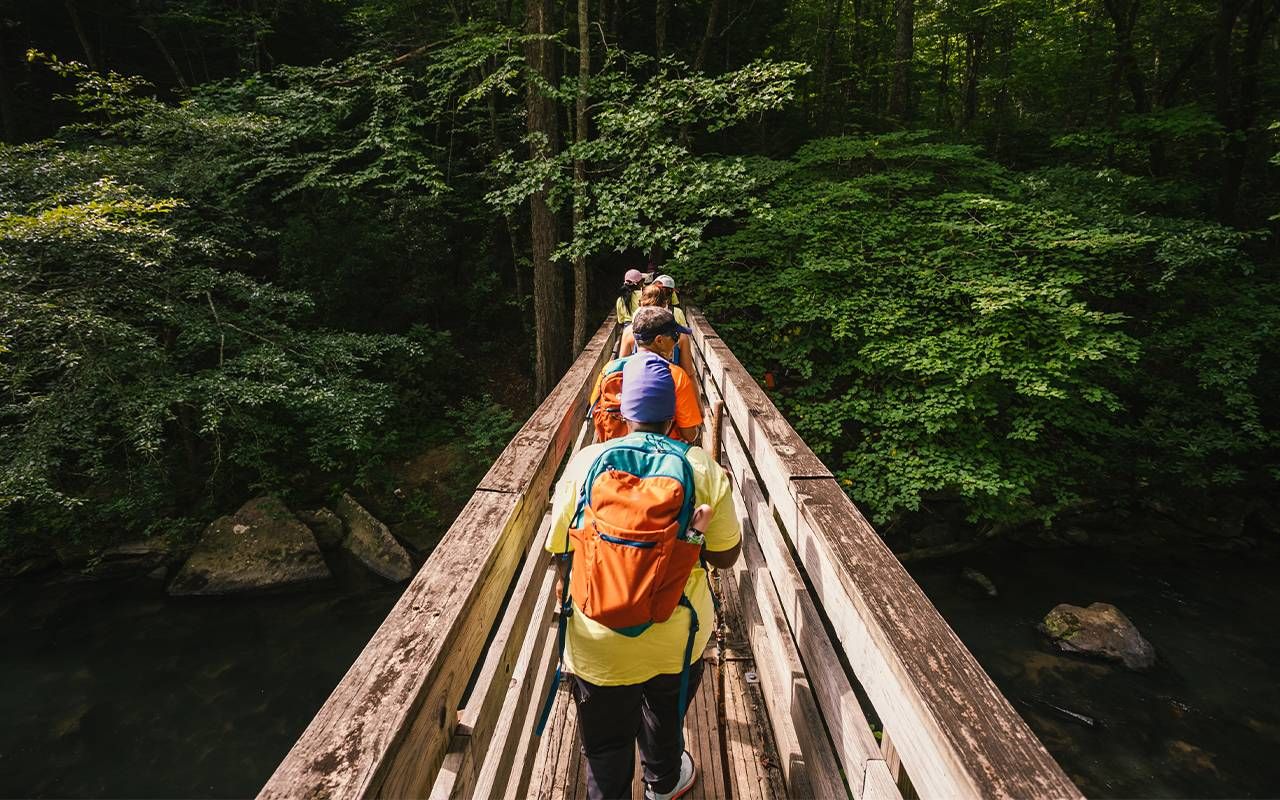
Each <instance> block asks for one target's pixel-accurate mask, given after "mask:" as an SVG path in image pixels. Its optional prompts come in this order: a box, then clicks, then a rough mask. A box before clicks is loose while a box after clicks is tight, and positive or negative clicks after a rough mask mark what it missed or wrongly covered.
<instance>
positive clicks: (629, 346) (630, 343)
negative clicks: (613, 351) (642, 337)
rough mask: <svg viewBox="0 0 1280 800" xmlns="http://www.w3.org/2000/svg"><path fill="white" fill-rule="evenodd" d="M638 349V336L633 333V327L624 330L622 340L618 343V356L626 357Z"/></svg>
mask: <svg viewBox="0 0 1280 800" xmlns="http://www.w3.org/2000/svg"><path fill="white" fill-rule="evenodd" d="M635 351H636V337H635V336H634V335H632V333H631V327H630V326H627V329H626V330H624V331H623V332H622V342H621V344H619V345H618V358H626V357H627V356H629V355H631V354H632V353H634V352H635Z"/></svg>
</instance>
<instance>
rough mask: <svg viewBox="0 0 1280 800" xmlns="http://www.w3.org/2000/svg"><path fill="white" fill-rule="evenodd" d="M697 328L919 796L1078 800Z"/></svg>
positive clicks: (751, 387)
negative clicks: (888, 728)
mask: <svg viewBox="0 0 1280 800" xmlns="http://www.w3.org/2000/svg"><path fill="white" fill-rule="evenodd" d="M692 321H693V322H694V324H695V325H696V326H697V328H698V329H699V330H698V332H697V333H695V337H694V338H695V341H697V342H698V343H699V349H700V350H701V353H700V355H701V356H702V357H703V359H704V360H705V363H706V366H707V370H706V374H707V376H708V377H710V378H711V379H712V381H713V382H714V383H715V384H716V386H717V387H718V389H719V390H720V392H721V393H722V395H723V396H724V400H725V403H726V406H727V408H728V410H729V415H730V417H731V418H732V420H733V422H734V423H735V424H736V425H738V427H739V430H740V432H741V434H742V436H743V437H744V438H745V439H746V442H745V445H746V448H747V450H748V452H749V454H750V457H751V460H752V462H753V463H754V465H755V468H756V470H757V471H758V473H759V478H760V483H762V484H763V487H764V489H765V492H764V493H765V494H767V496H768V500H769V502H770V504H771V505H772V506H773V507H774V508H775V509H776V511H777V512H778V513H779V514H780V515H781V516H782V519H783V521H784V523H785V524H786V526H787V528H788V530H790V531H791V533H792V535H793V537H794V542H795V545H796V549H797V554H798V556H799V560H800V565H801V566H802V567H803V568H804V570H805V572H806V574H807V575H808V577H809V579H810V581H811V582H812V583H813V585H814V587H815V592H816V598H815V599H816V600H817V602H818V604H819V605H820V606H821V610H822V612H823V613H825V614H826V615H827V616H828V617H829V618H830V619H831V621H832V623H833V625H834V627H835V630H836V632H837V634H838V636H839V639H840V645H841V647H842V649H843V650H844V652H845V655H846V657H848V659H849V661H850V664H851V665H852V667H853V669H854V671H855V674H856V677H857V678H858V680H859V682H860V683H861V684H862V685H863V687H864V688H865V689H866V690H867V692H868V695H869V696H870V698H871V700H872V702H873V704H874V705H875V708H876V712H877V714H878V715H879V716H880V718H881V719H882V720H884V721H885V723H886V725H888V726H889V727H892V729H893V730H894V733H895V742H896V744H897V747H898V750H899V751H900V752H901V754H902V760H903V762H904V763H905V765H906V768H907V770H908V773H909V774H910V775H911V777H912V779H913V782H914V783H915V785H916V786H917V788H919V789H920V790H921V794H922V795H924V796H955V795H966V796H968V795H982V796H1044V797H1078V796H1079V791H1078V790H1077V789H1076V788H1075V787H1074V786H1073V785H1072V784H1071V782H1070V781H1069V780H1068V779H1067V778H1066V776H1065V774H1064V773H1063V772H1062V770H1061V768H1059V767H1058V765H1057V764H1056V763H1054V762H1053V759H1052V758H1051V757H1050V756H1049V755H1048V753H1047V752H1046V751H1045V750H1044V748H1043V746H1041V745H1040V743H1039V742H1038V741H1037V740H1036V739H1035V737H1034V736H1033V735H1032V734H1031V732H1030V730H1029V729H1028V728H1027V727H1026V725H1025V723H1023V722H1022V719H1021V718H1020V717H1018V715H1017V714H1016V712H1014V711H1013V709H1012V708H1011V707H1010V706H1009V704H1008V702H1007V701H1006V700H1005V699H1004V698H1003V697H1002V696H1001V695H1000V693H999V691H998V690H996V688H995V686H994V685H993V684H992V683H991V682H990V679H989V678H988V677H987V676H986V674H985V673H983V672H982V670H981V668H980V667H979V666H978V665H977V663H976V661H974V660H973V657H972V655H970V654H969V652H968V651H967V650H966V649H965V648H964V646H963V645H962V644H961V643H960V642H959V640H958V639H957V638H956V637H955V634H954V633H953V632H952V631H951V630H950V628H949V627H947V625H946V623H945V622H944V621H943V620H942V618H941V617H940V616H939V615H938V613H937V611H936V610H935V609H934V608H933V607H932V605H931V604H929V602H928V600H927V598H925V597H924V594H923V593H922V592H921V591H920V589H919V587H917V586H916V585H915V583H914V582H913V581H911V579H910V576H908V575H907V574H906V572H905V570H903V569H902V567H901V565H900V564H899V563H898V562H897V560H896V559H895V558H894V557H893V555H892V553H890V552H889V551H888V549H887V548H885V547H884V545H883V543H882V542H881V541H880V538H879V536H877V535H876V534H875V531H874V530H872V529H871V527H870V526H869V525H868V524H867V523H866V521H865V520H864V519H862V515H861V514H860V513H858V512H857V510H856V509H855V508H854V507H853V504H852V503H851V502H850V501H849V499H848V497H846V496H845V495H844V493H843V492H842V491H840V488H839V486H838V485H837V484H836V483H835V481H834V480H831V479H830V478H829V477H827V475H829V473H828V474H823V475H819V474H818V473H817V470H816V469H815V470H814V474H812V475H806V474H805V472H806V471H808V469H809V466H810V465H811V464H812V462H811V461H809V457H812V455H813V454H812V451H810V450H809V449H808V447H807V446H805V445H804V443H803V441H801V440H800V439H799V437H798V436H797V435H795V432H794V431H793V430H791V429H790V426H787V425H786V423H785V421H782V422H778V420H777V419H775V415H776V417H777V418H780V417H781V415H780V414H779V413H778V412H777V409H776V408H774V407H773V406H772V403H771V402H769V400H768V398H767V396H766V395H764V392H763V390H761V389H760V388H759V386H758V384H756V382H755V380H754V379H753V378H751V376H749V375H748V374H747V373H746V372H745V370H743V369H742V366H741V364H740V363H738V362H737V359H736V358H733V356H732V353H731V352H730V351H729V350H728V348H727V346H725V345H724V343H723V342H722V341H720V340H719V338H718V337H717V336H715V332H714V330H713V329H711V328H710V326H708V325H707V324H706V321H705V319H704V318H702V317H701V316H700V315H695V316H694V317H693V318H692ZM766 404H767V407H766ZM761 419H763V420H769V421H768V422H767V423H765V422H760V421H759V420H761ZM775 445H781V447H782V449H778V447H776V446H775ZM806 454H807V455H806ZM873 688H874V691H873ZM907 737H911V738H912V741H911V742H908V741H906V738H907ZM922 770H928V774H919V773H921V771H922Z"/></svg>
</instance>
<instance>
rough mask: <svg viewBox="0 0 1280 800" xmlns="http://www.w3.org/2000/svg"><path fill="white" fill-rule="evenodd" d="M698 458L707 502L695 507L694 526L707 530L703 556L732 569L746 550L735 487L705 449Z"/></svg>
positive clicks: (702, 495)
mask: <svg viewBox="0 0 1280 800" xmlns="http://www.w3.org/2000/svg"><path fill="white" fill-rule="evenodd" d="M690 452H691V453H693V452H695V451H692V450H691V451H690ZM695 458H696V459H697V464H696V466H695V470H696V471H697V472H698V473H699V474H698V475H697V478H696V482H697V484H698V489H699V492H698V499H699V500H701V501H703V502H702V505H700V506H699V507H698V508H697V509H696V510H695V511H694V514H693V517H692V519H691V521H690V527H691V528H693V529H694V530H696V531H700V532H701V533H702V534H703V537H704V544H703V547H702V558H703V560H704V561H706V562H707V564H709V565H711V566H713V567H716V568H717V569H728V568H729V567H731V566H733V564H734V562H736V561H737V560H738V556H739V554H741V552H742V525H741V524H740V522H739V521H738V514H737V510H736V509H735V508H734V507H733V487H732V486H731V485H730V484H729V474H728V473H727V472H725V471H724V468H723V467H721V466H720V465H719V464H717V463H715V461H714V459H712V457H711V456H710V454H708V453H707V452H706V451H705V450H702V449H701V448H698V450H697V451H696V456H695ZM690 461H691V463H693V459H691V460H690ZM704 509H705V510H704Z"/></svg>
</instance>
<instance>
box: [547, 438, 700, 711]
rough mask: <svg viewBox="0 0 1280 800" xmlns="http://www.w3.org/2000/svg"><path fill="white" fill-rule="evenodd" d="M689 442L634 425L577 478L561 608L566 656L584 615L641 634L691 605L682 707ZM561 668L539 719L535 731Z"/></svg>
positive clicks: (691, 540) (690, 547)
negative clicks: (573, 626) (570, 635)
mask: <svg viewBox="0 0 1280 800" xmlns="http://www.w3.org/2000/svg"><path fill="white" fill-rule="evenodd" d="M688 451H689V445H687V444H685V443H684V442H679V441H675V440H673V439H668V438H667V437H665V436H661V435H659V434H656V433H635V434H632V435H630V436H627V437H626V438H624V439H620V440H618V441H616V442H614V443H613V444H611V445H610V446H609V447H607V448H606V449H605V450H604V451H603V452H601V453H600V455H599V456H597V457H596V460H595V461H594V462H593V463H592V465H591V467H590V469H588V470H587V474H586V476H585V478H584V479H583V482H582V489H581V492H580V493H579V496H578V504H577V507H576V508H575V510H574V514H573V519H572V521H571V522H570V524H569V535H568V537H567V539H566V541H565V552H564V553H563V555H564V556H565V557H568V556H569V555H570V552H569V544H570V543H572V544H573V551H572V561H571V562H570V563H569V579H568V580H567V581H566V584H567V585H568V591H567V592H566V593H565V596H564V605H563V608H562V609H561V612H560V632H559V637H560V655H561V663H562V664H563V656H564V636H565V627H566V624H567V620H568V617H569V615H570V614H573V613H582V614H585V615H586V616H587V617H589V618H591V619H593V620H595V621H596V622H599V623H601V624H602V625H606V626H608V627H609V628H612V629H613V630H614V631H615V632H617V633H619V634H622V635H623V636H639V635H640V634H642V633H644V632H645V631H646V630H648V629H649V627H650V626H651V625H653V624H654V623H655V622H666V621H667V620H668V619H670V618H671V615H672V614H673V613H674V612H675V610H676V606H684V607H685V608H687V609H689V614H690V624H689V638H688V641H687V642H686V644H685V652H684V661H683V668H682V670H681V674H680V706H679V708H680V711H681V713H682V714H683V713H684V709H685V707H686V705H687V696H686V695H687V693H688V679H689V675H688V672H689V659H690V657H691V656H692V654H693V640H694V636H695V634H696V633H697V632H698V614H697V612H696V611H694V608H693V605H692V604H691V603H690V602H689V599H688V598H687V597H686V596H685V594H684V587H685V584H686V583H688V581H689V575H690V574H691V573H692V572H693V568H694V567H695V566H697V565H698V562H699V560H700V559H701V556H702V544H703V542H702V539H701V537H700V536H697V535H693V534H690V533H689V521H690V519H692V517H693V510H694V506H695V503H694V484H693V467H692V466H691V465H690V464H689V459H688V455H687V453H688ZM560 674H561V671H560V669H559V668H557V670H556V679H555V682H554V683H553V684H552V694H551V696H550V697H549V698H548V701H547V704H546V705H544V707H543V715H542V719H541V720H540V722H539V725H538V733H539V734H541V732H542V728H543V726H544V725H545V724H546V717H547V714H548V712H549V711H550V708H551V705H552V703H553V701H554V693H555V686H556V685H558V683H559V679H560Z"/></svg>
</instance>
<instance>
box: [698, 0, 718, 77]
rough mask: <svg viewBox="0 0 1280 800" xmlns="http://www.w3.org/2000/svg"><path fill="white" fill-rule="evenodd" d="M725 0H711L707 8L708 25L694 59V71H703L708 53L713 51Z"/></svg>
mask: <svg viewBox="0 0 1280 800" xmlns="http://www.w3.org/2000/svg"><path fill="white" fill-rule="evenodd" d="M723 4H724V0H711V6H710V7H709V8H708V9H707V27H706V29H705V30H703V32H702V42H701V43H700V44H699V45H698V54H697V55H696V56H694V59H693V71H694V72H701V71H702V69H703V67H705V66H706V65H707V54H708V53H710V52H711V43H712V42H713V41H715V39H716V36H717V35H718V34H717V33H716V28H718V27H719V26H720V6H721V5H723Z"/></svg>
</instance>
